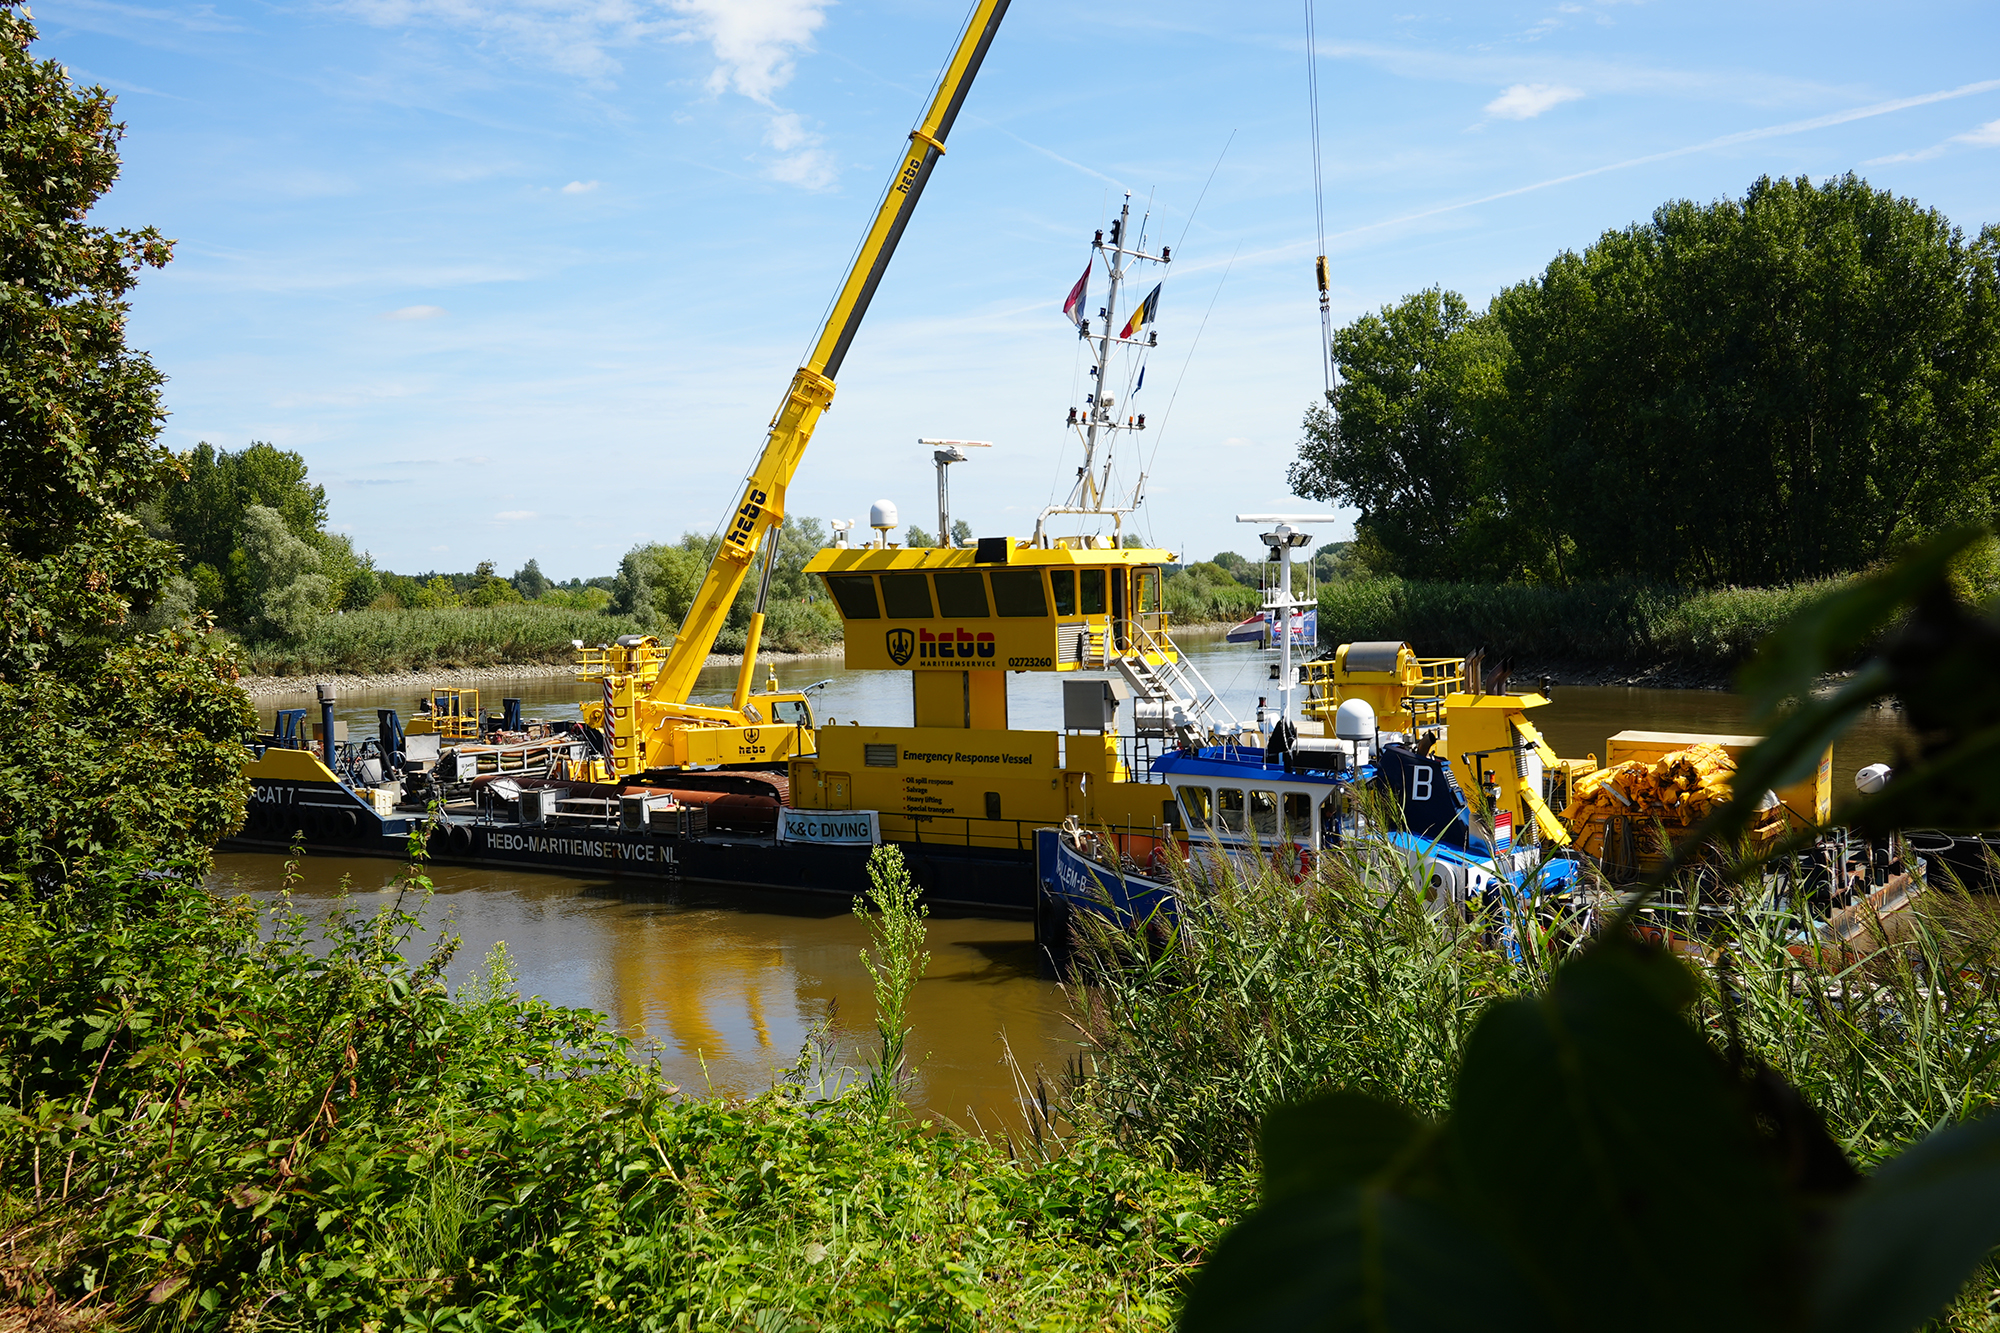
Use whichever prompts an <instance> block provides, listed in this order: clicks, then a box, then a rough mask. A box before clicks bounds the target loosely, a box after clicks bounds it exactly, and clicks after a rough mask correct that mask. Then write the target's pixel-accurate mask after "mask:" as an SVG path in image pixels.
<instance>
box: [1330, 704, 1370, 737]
mask: <svg viewBox="0 0 2000 1333" xmlns="http://www.w3.org/2000/svg"><path fill="white" fill-rule="evenodd" d="M1333 734H1334V736H1335V738H1336V739H1339V740H1343V741H1372V740H1374V739H1375V710H1374V708H1373V707H1371V706H1370V705H1369V703H1368V701H1367V700H1366V699H1347V700H1344V701H1343V702H1342V703H1341V705H1340V707H1339V708H1337V709H1335V710H1334V714H1333Z"/></svg>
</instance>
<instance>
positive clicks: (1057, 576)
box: [1049, 569, 1076, 616]
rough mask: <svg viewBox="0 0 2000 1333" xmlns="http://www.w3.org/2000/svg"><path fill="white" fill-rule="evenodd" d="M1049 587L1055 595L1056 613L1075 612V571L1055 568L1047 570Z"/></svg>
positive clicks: (1066, 614)
mask: <svg viewBox="0 0 2000 1333" xmlns="http://www.w3.org/2000/svg"><path fill="white" fill-rule="evenodd" d="M1049 588H1050V590H1051V591H1053V592H1054V593H1055V595H1056V614H1057V615H1059V616H1073V615H1075V614H1076V571H1075V570H1073V569H1055V570H1050V571H1049Z"/></svg>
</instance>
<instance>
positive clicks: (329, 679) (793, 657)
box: [236, 644, 842, 698]
mask: <svg viewBox="0 0 2000 1333" xmlns="http://www.w3.org/2000/svg"><path fill="white" fill-rule="evenodd" d="M841 652H842V649H841V647H840V645H838V644H836V645H834V646H833V647H831V648H827V649H823V650H821V651H819V652H816V653H758V654H757V661H758V663H759V664H760V665H761V664H762V663H765V662H770V663H774V664H777V665H783V664H784V663H786V662H815V661H825V660H827V659H829V658H837V657H839V656H840V655H841ZM742 664H743V655H742V654H741V653H710V654H709V655H708V660H707V661H706V662H705V663H703V669H704V670H706V669H709V668H713V667H733V666H741V665H742ZM575 674H576V667H575V666H574V665H572V664H571V663H568V662H521V663H516V664H511V665H510V664H508V663H504V662H502V663H497V664H495V665H492V666H477V667H429V668H426V669H424V670H421V671H385V672H378V673H375V674H372V675H340V674H337V673H328V674H322V675H316V676H245V677H243V678H242V679H241V680H239V681H237V682H236V683H237V684H238V685H241V686H242V687H243V692H244V693H245V694H248V695H250V696H251V697H253V698H257V697H262V696H265V695H273V694H299V693H310V692H311V691H312V689H313V687H314V686H317V685H320V684H331V685H332V686H333V687H334V688H335V689H336V690H337V691H343V692H345V691H356V692H358V691H362V690H401V689H427V688H429V687H431V686H434V685H444V686H449V687H451V688H455V689H462V688H465V687H467V686H473V685H478V684H479V683H480V682H482V681H488V680H524V679H531V678H536V677H547V678H551V679H554V678H559V677H564V676H573V675H575Z"/></svg>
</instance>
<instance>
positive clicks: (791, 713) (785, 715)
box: [771, 699, 813, 727]
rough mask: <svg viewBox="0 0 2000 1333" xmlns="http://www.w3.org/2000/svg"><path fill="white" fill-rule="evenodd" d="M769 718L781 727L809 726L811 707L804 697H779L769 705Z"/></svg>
mask: <svg viewBox="0 0 2000 1333" xmlns="http://www.w3.org/2000/svg"><path fill="white" fill-rule="evenodd" d="M771 720H772V721H773V722H775V723H777V724H778V725H779V726H781V727H810V726H811V725H812V724H813V715H812V709H811V708H809V707H807V705H806V701H805V700H804V699H780V700H778V701H777V702H776V703H773V704H772V705H771Z"/></svg>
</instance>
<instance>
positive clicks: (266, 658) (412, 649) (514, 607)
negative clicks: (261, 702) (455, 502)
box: [243, 602, 840, 676]
mask: <svg viewBox="0 0 2000 1333" xmlns="http://www.w3.org/2000/svg"><path fill="white" fill-rule="evenodd" d="M673 632H674V627H673V626H672V625H670V624H660V623H657V622H649V621H642V620H640V619H638V618H636V617H633V616H621V615H612V614H609V613H608V612H603V611H593V610H589V609H587V608H579V607H575V606H564V605H558V604H551V603H547V602H521V603H514V604H511V605H502V606H485V607H472V606H445V607H425V608H405V609H401V610H394V611H376V610H369V611H349V612H347V613H345V614H342V615H336V616H326V617H324V618H322V619H321V620H320V621H318V622H317V623H316V624H315V625H313V627H312V628H311V629H309V630H307V631H306V632H305V633H303V634H301V635H299V636H298V637H296V638H290V639H253V640H248V641H246V642H245V643H244V644H243V656H244V659H245V663H246V665H247V666H248V668H249V669H250V670H251V671H252V672H253V673H256V674H258V675H267V676H298V675H308V674H311V673H313V672H320V671H328V672H350V673H372V672H388V671H410V670H415V669H419V668H428V667H484V666H514V665H520V664H523V663H535V662H567V661H569V660H571V658H572V656H573V655H574V654H575V651H576V650H575V649H574V648H573V647H572V646H571V644H572V641H573V640H577V639H581V640H583V641H584V642H585V643H588V644H599V643H609V642H611V641H612V640H614V639H616V638H617V637H618V636H619V635H621V634H657V635H659V636H660V637H661V638H662V639H663V640H669V639H671V638H672V637H673ZM745 637H746V635H745V631H744V629H743V627H741V626H733V625H732V626H728V627H726V628H724V629H723V631H722V632H721V633H720V634H719V635H717V636H716V640H715V651H717V652H722V653H740V652H742V651H743V645H744V640H745ZM838 642H840V619H839V617H838V616H836V615H834V613H833V610H832V608H831V607H830V606H828V605H827V604H826V603H825V602H815V603H805V602H773V603H772V604H771V606H770V608H769V610H768V612H767V614H766V616H765V623H764V637H763V642H762V647H763V649H764V650H765V651H768V652H778V653H807V652H817V651H819V650H821V649H823V648H825V647H827V646H828V645H829V644H835V643H838Z"/></svg>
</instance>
